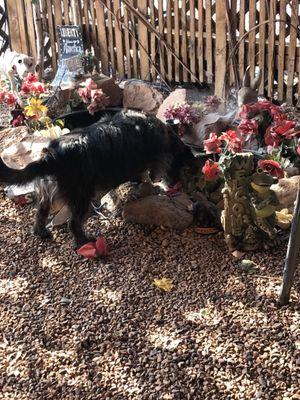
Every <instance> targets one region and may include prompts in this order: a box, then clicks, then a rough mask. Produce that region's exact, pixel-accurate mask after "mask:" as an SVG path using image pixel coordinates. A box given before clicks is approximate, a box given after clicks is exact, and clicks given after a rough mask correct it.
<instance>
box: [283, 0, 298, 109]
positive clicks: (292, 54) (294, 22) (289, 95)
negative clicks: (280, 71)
mask: <svg viewBox="0 0 300 400" xmlns="http://www.w3.org/2000/svg"><path fill="white" fill-rule="evenodd" d="M291 6H292V17H291V25H290V45H289V63H288V79H287V91H286V99H287V102H288V103H290V104H292V103H293V100H294V97H293V84H294V74H295V59H296V45H297V27H298V0H292V3H291Z"/></svg>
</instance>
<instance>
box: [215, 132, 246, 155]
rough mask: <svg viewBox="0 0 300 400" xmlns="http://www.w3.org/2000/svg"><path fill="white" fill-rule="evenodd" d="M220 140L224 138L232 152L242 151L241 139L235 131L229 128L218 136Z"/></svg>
mask: <svg viewBox="0 0 300 400" xmlns="http://www.w3.org/2000/svg"><path fill="white" fill-rule="evenodd" d="M220 139H221V140H225V142H226V143H227V147H228V149H229V150H231V151H232V152H233V153H240V152H242V151H243V148H242V145H243V144H242V140H241V138H239V137H238V136H237V134H236V132H235V131H232V130H229V131H227V132H225V133H224V134H223V135H222V136H220Z"/></svg>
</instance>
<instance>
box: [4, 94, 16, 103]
mask: <svg viewBox="0 0 300 400" xmlns="http://www.w3.org/2000/svg"><path fill="white" fill-rule="evenodd" d="M5 101H6V103H7V105H8V106H9V107H14V106H15V105H16V102H17V98H16V96H15V95H14V94H13V93H11V92H8V93H7V94H6V96H5Z"/></svg>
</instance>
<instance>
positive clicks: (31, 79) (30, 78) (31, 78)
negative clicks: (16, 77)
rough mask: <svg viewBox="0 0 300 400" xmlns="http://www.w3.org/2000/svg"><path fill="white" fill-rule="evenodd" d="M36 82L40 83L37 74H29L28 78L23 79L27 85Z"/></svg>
mask: <svg viewBox="0 0 300 400" xmlns="http://www.w3.org/2000/svg"><path fill="white" fill-rule="evenodd" d="M34 82H38V77H37V75H35V74H32V73H29V74H27V76H26V77H25V78H24V79H23V83H26V84H31V83H34Z"/></svg>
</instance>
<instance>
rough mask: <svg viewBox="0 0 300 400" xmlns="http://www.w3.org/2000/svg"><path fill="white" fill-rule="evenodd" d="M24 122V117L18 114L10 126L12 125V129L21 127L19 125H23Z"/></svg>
mask: <svg viewBox="0 0 300 400" xmlns="http://www.w3.org/2000/svg"><path fill="white" fill-rule="evenodd" d="M24 120H25V117H24V115H23V114H20V115H18V116H17V117H16V118H15V119H13V121H12V123H11V124H12V126H13V127H16V126H21V125H23V124H24Z"/></svg>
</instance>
